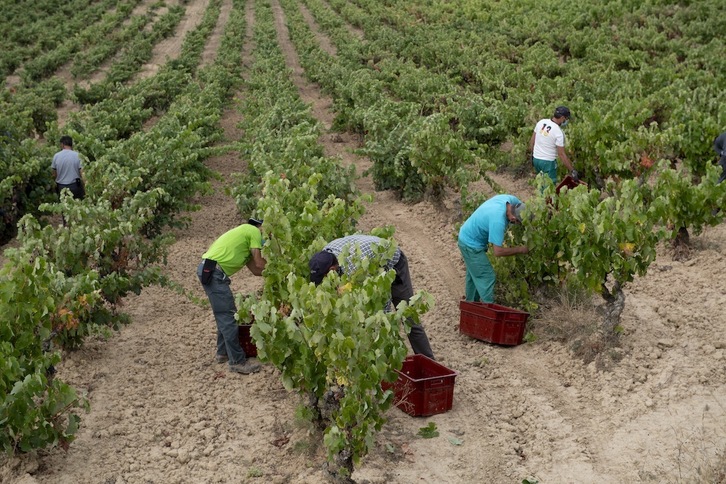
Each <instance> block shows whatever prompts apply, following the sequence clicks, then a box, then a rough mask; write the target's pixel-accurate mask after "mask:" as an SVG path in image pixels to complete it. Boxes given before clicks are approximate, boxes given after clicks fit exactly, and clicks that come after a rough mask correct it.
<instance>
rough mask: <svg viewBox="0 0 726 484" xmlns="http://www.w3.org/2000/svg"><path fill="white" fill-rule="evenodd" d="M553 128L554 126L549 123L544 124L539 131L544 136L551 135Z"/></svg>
mask: <svg viewBox="0 0 726 484" xmlns="http://www.w3.org/2000/svg"><path fill="white" fill-rule="evenodd" d="M551 130H552V126H550V125H549V124H543V125H542V129H541V130H540V131H539V133H540V134H541V135H542V136H549V135H550V131H551Z"/></svg>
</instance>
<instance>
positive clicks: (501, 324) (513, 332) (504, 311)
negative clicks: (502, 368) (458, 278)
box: [459, 301, 529, 346]
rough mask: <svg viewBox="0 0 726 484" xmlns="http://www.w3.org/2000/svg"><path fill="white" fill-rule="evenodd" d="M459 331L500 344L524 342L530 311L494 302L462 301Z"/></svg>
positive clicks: (460, 304)
mask: <svg viewBox="0 0 726 484" xmlns="http://www.w3.org/2000/svg"><path fill="white" fill-rule="evenodd" d="M459 309H460V311H461V316H460V321H459V332H460V333H462V334H465V335H467V336H471V337H472V338H476V339H480V340H482V341H487V342H489V343H495V344H500V345H507V346H515V345H518V344H521V343H522V340H523V339H524V329H525V327H526V326H527V319H528V318H529V313H526V312H524V311H520V310H518V309H513V308H508V307H507V306H501V305H499V304H493V303H480V302H472V301H461V302H460V303H459Z"/></svg>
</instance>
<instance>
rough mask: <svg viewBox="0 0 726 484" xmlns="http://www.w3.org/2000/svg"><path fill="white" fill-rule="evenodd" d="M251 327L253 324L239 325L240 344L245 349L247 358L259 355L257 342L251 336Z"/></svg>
mask: <svg viewBox="0 0 726 484" xmlns="http://www.w3.org/2000/svg"><path fill="white" fill-rule="evenodd" d="M250 328H252V325H251V324H241V325H240V326H239V330H238V331H239V344H240V346H242V349H243V350H244V351H245V356H246V357H247V358H254V357H255V356H257V346H255V342H254V341H252V337H251V336H250Z"/></svg>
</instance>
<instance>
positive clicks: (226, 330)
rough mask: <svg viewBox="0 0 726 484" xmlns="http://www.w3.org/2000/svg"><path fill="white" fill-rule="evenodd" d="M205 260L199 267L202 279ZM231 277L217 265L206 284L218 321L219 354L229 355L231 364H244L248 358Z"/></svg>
mask: <svg viewBox="0 0 726 484" xmlns="http://www.w3.org/2000/svg"><path fill="white" fill-rule="evenodd" d="M203 267H204V261H202V262H201V263H200V264H199V267H197V277H199V282H201V281H202V269H203ZM230 282H232V281H230V279H229V277H227V275H226V274H225V273H224V271H222V269H220V268H219V266H217V267H216V268H215V269H214V273H213V274H212V279H211V280H210V281H209V284H207V285H204V284H202V287H203V288H204V292H206V293H207V297H208V298H209V304H211V305H212V312H213V313H214V320H215V321H216V322H217V354H218V355H227V357H228V358H229V364H230V365H236V364H242V363H244V362H245V360H246V359H247V357H246V355H245V351H244V350H243V349H242V346H240V344H239V326H238V325H237V320H236V319H235V318H234V315H235V313H237V306H236V305H235V304H234V295H232V290H231V289H230V288H229V284H230Z"/></svg>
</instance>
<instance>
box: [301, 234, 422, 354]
mask: <svg viewBox="0 0 726 484" xmlns="http://www.w3.org/2000/svg"><path fill="white" fill-rule="evenodd" d="M382 242H384V243H387V241H385V240H384V239H381V238H380V237H376V236H374V235H363V234H356V235H349V236H347V237H342V238H339V239H335V240H333V241H332V242H330V243H329V244H328V245H326V246H325V247H324V248H323V250H321V251H320V252H318V253H316V254H314V255H313V256H312V258H311V259H310V263H309V268H310V282H313V283H315V285H316V286H317V285H320V283H322V282H323V278H324V277H325V276H326V275H327V274H328V273H329V272H331V271H336V272H338V273H339V274H341V275H342V274H343V273H346V274H351V273H353V272H355V270H356V266H355V262H354V261H353V260H352V258H351V257H347V258H346V260H344V261H342V263H341V262H340V261H338V257H339V256H340V254H341V253H342V252H343V251H344V250H345V249H346V248H348V247H350V249H349V250H351V251H352V249H354V248H355V246H358V247H359V248H360V251H361V254H362V255H363V257H371V256H372V255H373V253H374V252H373V247H375V246H378V245H380V244H381V243H382ZM385 269H386V270H389V269H393V270H394V271H396V278H395V279H394V280H393V283H392V284H391V302H392V303H393V307H394V308H395V307H398V305H399V304H400V303H401V301H409V300H410V299H411V297H413V284H412V282H411V274H410V273H409V270H408V259H406V255H405V254H404V253H403V251H402V250H401V249H400V248H398V247H397V248H396V252H395V253H394V254H393V257H391V259H390V260H389V261H387V263H386V265H385ZM408 341H409V343H411V348H412V349H413V352H414V353H415V354H422V355H424V356H427V357H429V358H431V359H432V360H433V359H434V354H433V352H432V351H431V344H430V343H429V338H428V336H426V331H424V328H423V326H422V325H420V324H411V332H410V333H409V334H408Z"/></svg>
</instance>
